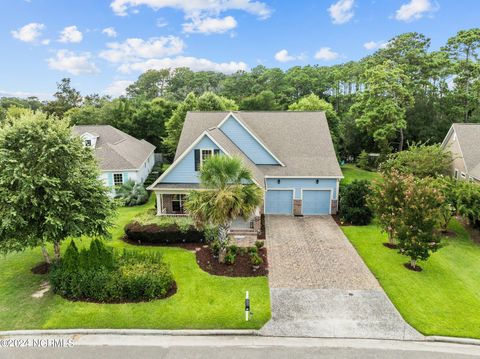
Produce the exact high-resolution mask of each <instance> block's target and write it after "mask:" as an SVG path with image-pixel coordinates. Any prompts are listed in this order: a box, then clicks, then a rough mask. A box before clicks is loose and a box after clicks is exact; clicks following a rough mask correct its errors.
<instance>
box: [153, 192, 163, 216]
mask: <svg viewBox="0 0 480 359" xmlns="http://www.w3.org/2000/svg"><path fill="white" fill-rule="evenodd" d="M155 195H156V196H157V216H161V215H162V213H163V198H162V197H163V195H162V194H161V193H159V192H155Z"/></svg>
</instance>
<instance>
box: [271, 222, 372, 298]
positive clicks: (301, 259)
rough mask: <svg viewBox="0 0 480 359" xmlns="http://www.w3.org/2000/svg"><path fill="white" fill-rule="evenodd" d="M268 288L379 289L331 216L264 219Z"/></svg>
mask: <svg viewBox="0 0 480 359" xmlns="http://www.w3.org/2000/svg"><path fill="white" fill-rule="evenodd" d="M266 231H267V247H268V261H269V267H270V268H269V271H270V275H269V281H270V287H271V288H329V289H331V288H337V289H378V288H379V285H378V282H377V280H376V279H375V278H374V276H373V275H372V273H371V272H370V271H369V270H368V268H367V267H366V265H365V264H364V263H363V261H362V259H361V258H360V256H359V255H358V253H357V252H356V250H355V249H354V248H353V247H352V245H351V244H350V242H349V241H348V239H347V238H345V235H344V234H343V232H342V231H341V230H340V228H339V227H338V225H337V224H336V223H335V221H334V220H333V219H332V217H330V216H321V217H297V218H295V217H291V216H267V220H266Z"/></svg>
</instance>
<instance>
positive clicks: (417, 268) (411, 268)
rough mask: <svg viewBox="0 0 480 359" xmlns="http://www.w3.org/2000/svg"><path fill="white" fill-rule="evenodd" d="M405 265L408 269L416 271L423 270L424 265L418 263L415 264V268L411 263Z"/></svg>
mask: <svg viewBox="0 0 480 359" xmlns="http://www.w3.org/2000/svg"><path fill="white" fill-rule="evenodd" d="M403 266H404V267H405V268H407V269H408V270H411V271H414V272H421V271H422V270H423V269H422V267H420V266H418V265H417V266H415V268H413V267H412V265H411V264H410V263H405V264H404V265H403Z"/></svg>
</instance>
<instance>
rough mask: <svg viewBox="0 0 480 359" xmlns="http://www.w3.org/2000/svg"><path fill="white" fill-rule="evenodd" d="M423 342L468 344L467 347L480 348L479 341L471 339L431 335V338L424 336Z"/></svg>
mask: <svg viewBox="0 0 480 359" xmlns="http://www.w3.org/2000/svg"><path fill="white" fill-rule="evenodd" d="M425 340H426V341H428V342H438V343H452V344H468V345H479V346H480V339H472V338H456V337H442V336H437V335H432V336H426V337H425Z"/></svg>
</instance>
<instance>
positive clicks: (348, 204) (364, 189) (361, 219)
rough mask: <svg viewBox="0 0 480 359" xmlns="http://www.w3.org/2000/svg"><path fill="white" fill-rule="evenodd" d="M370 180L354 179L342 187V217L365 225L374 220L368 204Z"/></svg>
mask: <svg viewBox="0 0 480 359" xmlns="http://www.w3.org/2000/svg"><path fill="white" fill-rule="evenodd" d="M370 192H371V190H370V182H369V181H366V180H363V181H359V180H354V181H353V182H352V183H350V184H348V185H345V186H343V185H342V187H341V188H340V217H341V219H342V220H343V221H345V222H348V223H350V224H353V225H360V226H364V225H367V224H369V223H370V221H371V220H372V210H371V209H370V207H368V206H367V196H368V195H369V194H370Z"/></svg>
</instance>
